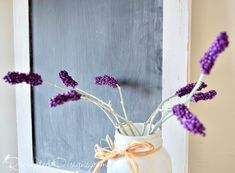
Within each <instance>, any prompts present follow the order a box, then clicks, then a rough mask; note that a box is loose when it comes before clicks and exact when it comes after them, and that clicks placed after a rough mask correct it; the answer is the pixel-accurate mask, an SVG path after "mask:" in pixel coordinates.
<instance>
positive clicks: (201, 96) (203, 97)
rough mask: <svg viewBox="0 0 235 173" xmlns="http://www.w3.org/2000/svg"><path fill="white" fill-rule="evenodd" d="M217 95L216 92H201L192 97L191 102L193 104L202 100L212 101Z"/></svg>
mask: <svg viewBox="0 0 235 173" xmlns="http://www.w3.org/2000/svg"><path fill="white" fill-rule="evenodd" d="M216 95H217V92H216V91H215V90H210V91H208V92H205V93H203V92H199V93H196V94H194V95H193V96H192V98H191V101H192V102H198V101H200V100H211V99H213V98H214V97H215V96H216Z"/></svg>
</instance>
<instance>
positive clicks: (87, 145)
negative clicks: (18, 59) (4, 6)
mask: <svg viewBox="0 0 235 173" xmlns="http://www.w3.org/2000/svg"><path fill="white" fill-rule="evenodd" d="M30 16H31V17H30V21H31V27H30V28H31V64H32V70H33V71H34V72H38V73H40V74H42V77H43V78H44V80H47V81H51V82H53V83H59V84H62V83H61V81H60V80H59V78H58V72H59V71H60V70H64V69H65V70H67V71H69V73H70V74H71V75H72V76H73V77H74V79H76V80H77V81H78V83H79V87H81V88H83V89H86V90H87V91H89V92H91V93H93V94H94V95H96V96H98V97H100V98H102V99H104V100H105V101H108V100H109V99H110V100H112V103H113V106H114V108H116V109H117V111H118V112H121V107H120V104H119V103H120V100H119V95H118V91H117V90H116V89H112V88H109V87H106V86H96V85H95V84H94V77H95V76H98V75H103V74H108V75H111V76H113V77H115V78H116V79H117V80H118V81H119V82H120V83H121V85H122V90H123V95H124V99H125V102H126V107H127V113H128V115H129V117H130V118H131V119H132V120H134V121H137V122H142V121H145V120H146V119H147V118H148V116H149V114H150V113H151V112H152V111H153V109H154V108H155V107H156V106H157V104H158V103H159V102H160V100H161V93H162V82H161V80H162V0H31V2H30ZM59 92H63V91H60V90H58V89H55V88H51V87H48V86H39V87H36V88H34V89H33V124H34V127H33V129H34V157H35V161H36V163H40V164H42V163H43V164H45V163H49V162H51V161H52V160H54V159H56V158H61V159H62V158H63V159H64V161H66V162H64V161H63V160H60V162H62V163H65V164H64V165H63V166H62V167H63V168H62V169H69V170H74V169H79V168H78V167H80V169H81V170H87V168H86V167H88V165H89V166H90V165H91V164H93V163H94V161H95V160H94V159H93V158H94V150H93V147H94V144H96V143H99V142H100V139H101V138H105V136H106V134H110V135H111V136H112V135H113V133H114V128H113V127H112V125H111V123H110V122H109V120H108V119H107V118H106V117H105V115H104V114H103V113H102V112H101V111H100V110H99V109H98V108H97V107H96V106H94V105H92V104H90V103H87V102H85V101H79V102H76V103H68V104H65V105H63V106H59V107H57V108H53V109H51V108H49V106H48V99H49V98H50V97H52V96H54V95H56V94H58V93H59ZM57 161H58V160H57ZM71 164H74V165H71ZM102 172H105V171H104V170H103V171H102Z"/></svg>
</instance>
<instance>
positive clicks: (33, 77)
mask: <svg viewBox="0 0 235 173" xmlns="http://www.w3.org/2000/svg"><path fill="white" fill-rule="evenodd" d="M25 82H26V83H27V84H30V85H32V86H37V85H41V84H42V78H41V76H40V75H39V74H37V73H29V74H28V75H27V78H26V81H25Z"/></svg>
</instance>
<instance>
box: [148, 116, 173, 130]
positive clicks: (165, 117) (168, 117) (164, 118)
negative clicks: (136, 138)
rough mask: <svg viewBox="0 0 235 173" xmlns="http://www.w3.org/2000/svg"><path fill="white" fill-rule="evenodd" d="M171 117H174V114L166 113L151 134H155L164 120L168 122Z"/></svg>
mask: <svg viewBox="0 0 235 173" xmlns="http://www.w3.org/2000/svg"><path fill="white" fill-rule="evenodd" d="M171 117H173V114H170V115H168V114H166V115H165V116H164V117H163V118H162V119H161V120H160V121H159V123H158V124H157V125H155V127H154V128H153V129H152V131H151V132H150V135H151V134H154V133H155V132H156V131H157V129H158V128H160V127H161V125H162V124H163V123H164V122H166V121H167V120H168V119H170V118H171Z"/></svg>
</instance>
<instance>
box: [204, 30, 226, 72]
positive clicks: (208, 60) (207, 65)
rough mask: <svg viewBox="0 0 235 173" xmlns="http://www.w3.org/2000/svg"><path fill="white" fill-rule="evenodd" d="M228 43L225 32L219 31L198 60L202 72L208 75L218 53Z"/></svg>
mask: <svg viewBox="0 0 235 173" xmlns="http://www.w3.org/2000/svg"><path fill="white" fill-rule="evenodd" d="M228 45H229V40H228V35H227V33H226V32H221V33H220V34H219V35H218V36H217V38H216V40H215V41H214V42H213V43H212V45H211V47H210V48H209V49H208V51H207V52H206V53H205V54H204V56H203V57H202V59H201V60H200V65H201V70H202V73H203V74H205V75H209V74H210V71H211V69H212V67H213V66H214V63H215V61H216V59H217V57H218V55H219V54H220V53H222V52H223V51H224V50H225V48H226V47H228Z"/></svg>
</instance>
